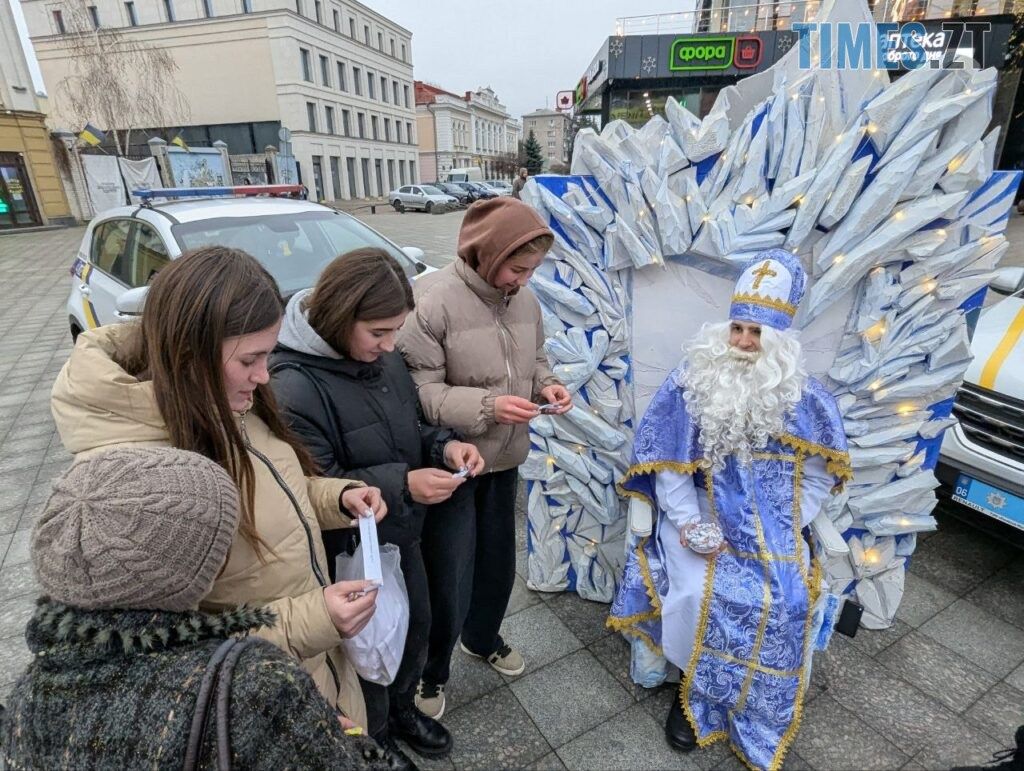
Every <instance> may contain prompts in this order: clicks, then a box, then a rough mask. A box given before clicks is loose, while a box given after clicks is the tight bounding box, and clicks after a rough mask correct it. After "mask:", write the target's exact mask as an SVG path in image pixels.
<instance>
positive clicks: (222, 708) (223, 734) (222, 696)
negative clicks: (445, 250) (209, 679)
mask: <svg viewBox="0 0 1024 771" xmlns="http://www.w3.org/2000/svg"><path fill="white" fill-rule="evenodd" d="M234 642H235V646H234V647H233V648H231V650H229V651H228V654H227V656H225V657H224V663H223V664H221V667H220V675H219V676H218V677H217V764H218V767H219V768H220V771H228V769H230V768H231V678H232V677H233V676H234V674H235V665H236V664H237V663H238V659H239V657H241V655H242V654H243V653H244V652H245V649H246V648H248V647H249V646H250V645H252V644H253V643H255V642H256V638H255V637H243V638H242V639H241V640H235V641H234Z"/></svg>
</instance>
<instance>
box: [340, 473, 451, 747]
mask: <svg viewBox="0 0 1024 771" xmlns="http://www.w3.org/2000/svg"><path fill="white" fill-rule="evenodd" d="M463 486H465V485H463ZM327 533H331V535H332V541H333V542H332V544H331V546H328V551H332V550H334V549H338V550H339V551H340V550H348V551H349V552H350V553H351V551H354V550H355V544H356V540H355V538H351V536H352V535H354V533H351V531H348V533H346V531H344V530H334V531H327V532H325V534H324V535H325V538H324V542H325V546H326V545H327V542H328V538H327ZM342 533H345V534H346V535H350V538H351V540H350V542H349V545H347V546H345V547H341V546H340V544H339V543H337V541H338V539H339V536H337V535H335V534H342ZM380 537H381V543H391V542H392V541H389V540H388V539H387V538H386V531H385V530H384V528H383V527H382V528H381V533H380ZM395 541H399V539H395ZM397 546H398V549H399V552H400V553H401V556H402V575H403V576H404V578H405V590H406V592H408V594H409V633H408V635H407V636H406V638H405V648H404V650H403V651H402V663H401V664H400V665H399V667H398V674H397V675H395V679H394V682H392V683H391V685H386V686H385V685H378V684H377V683H371V682H369V681H367V680H363V679H362V678H359V685H360V686H361V687H362V690H363V700H364V701H365V702H366V722H367V729H368V731H369V733H370V735H371V736H373V737H374V738H376V739H380V738H381V737H383V736H384V735H385V734H386V733H387V728H388V716H389V715H390V714H391V710H392V709H402V708H403V707H404V708H413V704H414V702H413V697H414V696H415V695H416V686H417V685H418V684H419V681H420V676H421V675H422V673H423V665H424V663H425V662H426V660H427V640H428V636H429V633H430V593H429V591H428V585H427V573H426V570H425V568H424V563H423V552H422V550H421V548H420V542H419V540H416V539H405V538H403V539H401V540H400V541H399V542H398V543H397ZM335 553H337V552H335ZM329 563H330V566H331V573H332V576H331V578H332V580H333V579H334V576H333V572H334V558H333V557H329Z"/></svg>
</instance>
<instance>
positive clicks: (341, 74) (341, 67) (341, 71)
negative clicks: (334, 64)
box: [338, 62, 348, 91]
mask: <svg viewBox="0 0 1024 771" xmlns="http://www.w3.org/2000/svg"><path fill="white" fill-rule="evenodd" d="M338 90H339V91H348V86H347V85H345V62H338Z"/></svg>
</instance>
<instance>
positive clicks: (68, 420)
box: [51, 247, 387, 728]
mask: <svg viewBox="0 0 1024 771" xmlns="http://www.w3.org/2000/svg"><path fill="white" fill-rule="evenodd" d="M283 314H284V301H283V300H282V298H281V294H280V292H279V290H278V287H277V284H276V283H275V281H274V279H273V277H272V276H271V275H270V274H269V273H268V272H267V271H266V269H265V268H263V266H261V265H260V264H259V263H258V262H257V261H256V260H255V259H254V258H253V257H251V256H250V255H248V254H246V253H245V252H241V251H238V250H235V249H229V248H225V247H208V248H204V249H200V250H198V251H195V252H193V253H191V254H186V255H183V256H182V257H179V258H178V259H176V260H173V261H172V262H171V263H170V264H169V265H168V266H167V267H165V268H163V270H161V271H160V272H159V273H158V274H157V275H156V277H155V278H154V279H153V282H152V284H151V285H150V289H149V293H148V295H147V298H146V306H145V310H144V311H143V314H142V319H141V323H139V324H117V325H111V326H107V327H100V328H99V329H95V330H90V331H88V332H85V333H83V334H82V335H80V336H79V338H78V342H77V343H76V345H75V348H74V350H73V351H72V353H71V357H70V358H69V359H68V361H67V363H66V364H65V365H64V368H63V369H62V370H61V372H60V374H59V375H58V376H57V381H56V382H55V383H54V386H53V393H52V400H51V406H52V410H53V415H54V419H55V421H56V424H57V430H58V432H59V433H60V436H61V440H62V442H63V443H64V447H65V448H66V449H67V450H68V451H69V452H71V453H73V454H75V455H80V454H82V453H87V452H93V451H96V450H97V449H99V448H103V447H111V446H116V445H125V444H134V445H139V444H142V445H171V446H174V447H178V448H180V449H184V450H192V451H195V452H199V453H201V454H202V455H205V456H206V457H208V458H210V459H211V460H213V461H215V462H217V463H218V464H219V465H220V466H221V467H223V468H224V469H225V470H226V471H227V472H228V473H229V474H230V475H231V477H232V479H234V480H235V483H236V485H237V486H238V489H239V491H240V495H241V501H242V504H241V505H242V513H241V516H240V520H239V526H238V537H236V538H235V539H234V542H233V543H232V545H231V551H230V554H229V556H228V560H227V562H226V563H225V565H224V568H223V570H222V571H221V572H220V573H219V575H218V576H217V579H216V580H215V581H214V583H213V587H212V588H211V590H210V592H209V594H208V595H207V596H206V597H204V598H203V602H202V607H203V609H204V610H208V611H215V610H223V609H226V608H232V607H235V606H236V605H240V604H243V603H249V604H258V605H264V606H266V607H268V608H269V609H270V610H272V611H273V612H274V613H275V614H276V616H277V622H276V623H275V624H274V625H272V626H267V627H264V628H262V629H260V630H259V631H258V632H257V634H259V635H261V636H263V637H265V638H266V639H268V640H270V641H271V642H273V643H275V644H276V645H278V646H279V647H280V648H281V649H282V650H284V651H286V652H288V653H290V654H291V655H292V656H293V657H295V658H296V659H298V660H299V661H300V662H301V663H302V665H303V666H304V667H305V668H306V670H307V671H308V672H309V673H310V674H311V675H312V677H313V680H314V681H315V682H316V684H317V687H318V688H320V691H321V693H322V694H323V695H324V696H325V698H327V700H328V702H330V703H331V704H333V705H336V706H337V707H338V708H339V709H340V710H341V711H342V713H343V714H345V715H346V716H347V717H348V718H350V719H351V720H353V721H354V722H355V723H356V724H358V725H360V726H363V727H364V728H365V726H366V709H365V705H364V702H363V696H362V692H361V690H360V688H359V680H358V678H357V676H356V672H355V669H354V668H353V667H352V665H351V662H349V661H348V660H347V659H346V657H345V655H344V653H343V652H342V649H341V647H340V646H341V639H342V637H353V636H355V635H356V634H358V633H359V632H360V631H361V630H362V629H363V627H365V626H366V624H367V622H368V621H369V619H370V617H371V616H372V615H373V612H374V608H375V602H376V592H374V591H370V592H365V593H363V590H364V589H365V588H366V587H367V584H366V582H362V581H359V582H342V583H337V584H332V583H331V582H330V581H329V580H328V579H327V575H328V573H327V567H326V558H325V555H324V549H323V543H322V541H321V536H320V531H321V529H326V530H330V529H334V528H345V527H351V526H352V525H353V523H354V522H355V519H354V518H355V517H357V516H359V515H361V514H363V513H364V512H366V511H372V512H374V514H375V516H376V517H377V518H378V519H379V518H381V517H383V516H384V515H385V514H386V512H387V505H386V504H385V503H384V501H383V500H382V499H381V496H380V490H378V489H377V488H375V487H368V486H366V485H365V484H363V483H362V482H359V481H357V480H346V479H327V478H323V477H320V476H318V475H317V473H316V469H315V464H314V463H313V460H312V458H311V457H310V456H309V453H308V452H307V451H306V449H305V448H304V447H303V446H302V445H301V444H300V443H299V442H298V441H297V440H296V439H295V437H294V435H293V434H292V433H291V432H290V431H289V430H288V428H287V427H286V426H285V425H284V423H283V422H282V420H281V417H280V415H279V413H278V409H277V405H276V403H275V401H274V397H273V394H272V392H271V390H270V388H269V387H268V385H267V384H268V382H269V380H270V375H269V373H268V372H267V359H268V357H269V355H270V353H271V351H272V350H273V349H274V346H275V345H276V344H277V333H278V330H279V329H280V326H281V319H282V316H283ZM357 595H359V596H357Z"/></svg>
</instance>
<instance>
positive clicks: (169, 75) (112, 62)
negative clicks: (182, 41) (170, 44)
mask: <svg viewBox="0 0 1024 771" xmlns="http://www.w3.org/2000/svg"><path fill="white" fill-rule="evenodd" d="M60 10H61V12H62V14H63V16H64V22H65V27H66V29H67V34H66V35H64V36H63V37H62V43H63V45H64V48H65V50H66V52H67V56H68V61H69V62H70V72H69V73H68V75H67V76H66V77H65V78H64V79H63V80H61V81H60V82H59V83H58V84H57V92H58V95H59V99H60V101H61V102H62V103H63V105H65V106H66V110H67V112H68V116H69V118H71V119H73V120H75V121H77V123H78V124H79V126H84V125H85V124H86V123H95V124H98V125H99V126H100V127H101V128H102V129H103V130H104V131H111V132H113V137H112V138H113V141H114V145H115V147H116V148H117V152H118V154H119V155H123V154H124V153H125V152H126V151H127V149H128V140H129V139H130V137H131V131H132V130H133V129H141V128H163V127H170V126H181V125H184V124H187V123H188V121H189V117H190V110H189V106H188V102H187V101H186V99H185V95H184V94H182V92H181V91H180V90H179V89H178V86H177V83H176V82H175V74H176V73H177V71H178V65H177V63H176V62H175V61H174V57H173V56H171V54H170V53H169V52H168V51H167V50H165V49H163V48H159V47H157V46H154V45H151V44H149V43H146V42H144V41H141V40H137V39H135V36H134V35H133V34H131V33H127V34H126V33H125V32H124V31H123V30H117V29H109V28H106V27H101V28H100V29H95V28H94V27H93V23H92V18H91V16H90V14H89V10H88V7H87V6H86V4H85V2H84V0H63V2H62V3H61V6H60ZM119 131H123V132H126V133H125V136H124V146H123V147H122V138H121V136H119Z"/></svg>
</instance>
